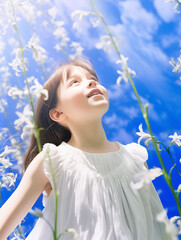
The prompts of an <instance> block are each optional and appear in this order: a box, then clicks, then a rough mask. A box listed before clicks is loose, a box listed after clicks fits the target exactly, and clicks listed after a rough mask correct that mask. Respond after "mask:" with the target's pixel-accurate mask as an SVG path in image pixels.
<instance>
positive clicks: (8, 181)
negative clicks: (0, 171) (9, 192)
mask: <svg viewBox="0 0 181 240" xmlns="http://www.w3.org/2000/svg"><path fill="white" fill-rule="evenodd" d="M16 178H17V174H16V175H14V173H6V174H4V175H3V177H2V182H3V183H2V185H1V187H6V188H10V187H11V186H15V185H14V183H15V182H16Z"/></svg>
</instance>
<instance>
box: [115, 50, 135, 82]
mask: <svg viewBox="0 0 181 240" xmlns="http://www.w3.org/2000/svg"><path fill="white" fill-rule="evenodd" d="M127 60H128V58H127V57H124V56H123V55H122V54H121V55H120V60H118V61H116V63H117V64H119V63H120V64H121V65H122V69H123V72H121V71H119V70H118V71H117V73H118V74H120V76H119V77H118V79H117V85H118V86H120V82H121V81H122V80H124V81H125V82H126V83H128V74H130V75H131V74H132V75H133V77H135V76H136V73H135V71H133V70H132V69H131V68H129V67H128V65H127Z"/></svg>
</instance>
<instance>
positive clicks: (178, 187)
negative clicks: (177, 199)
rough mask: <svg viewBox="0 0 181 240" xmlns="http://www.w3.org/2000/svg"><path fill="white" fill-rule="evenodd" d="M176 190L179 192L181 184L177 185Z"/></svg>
mask: <svg viewBox="0 0 181 240" xmlns="http://www.w3.org/2000/svg"><path fill="white" fill-rule="evenodd" d="M176 192H181V184H179V185H178V188H177V190H176Z"/></svg>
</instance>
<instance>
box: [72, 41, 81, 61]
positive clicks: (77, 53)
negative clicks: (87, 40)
mask: <svg viewBox="0 0 181 240" xmlns="http://www.w3.org/2000/svg"><path fill="white" fill-rule="evenodd" d="M70 47H71V48H72V50H73V51H74V52H75V54H71V55H69V58H70V59H71V60H73V59H75V58H76V57H77V56H81V55H82V52H83V50H84V49H83V48H82V47H81V45H80V43H79V42H72V43H71V45H70Z"/></svg>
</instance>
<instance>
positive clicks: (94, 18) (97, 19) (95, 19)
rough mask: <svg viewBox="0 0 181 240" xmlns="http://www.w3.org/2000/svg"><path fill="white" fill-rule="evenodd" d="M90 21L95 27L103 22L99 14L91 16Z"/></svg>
mask: <svg viewBox="0 0 181 240" xmlns="http://www.w3.org/2000/svg"><path fill="white" fill-rule="evenodd" d="M90 22H91V23H92V26H93V27H94V28H95V27H97V26H98V25H99V23H100V22H101V19H100V17H98V16H97V15H95V16H92V17H90Z"/></svg>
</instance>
